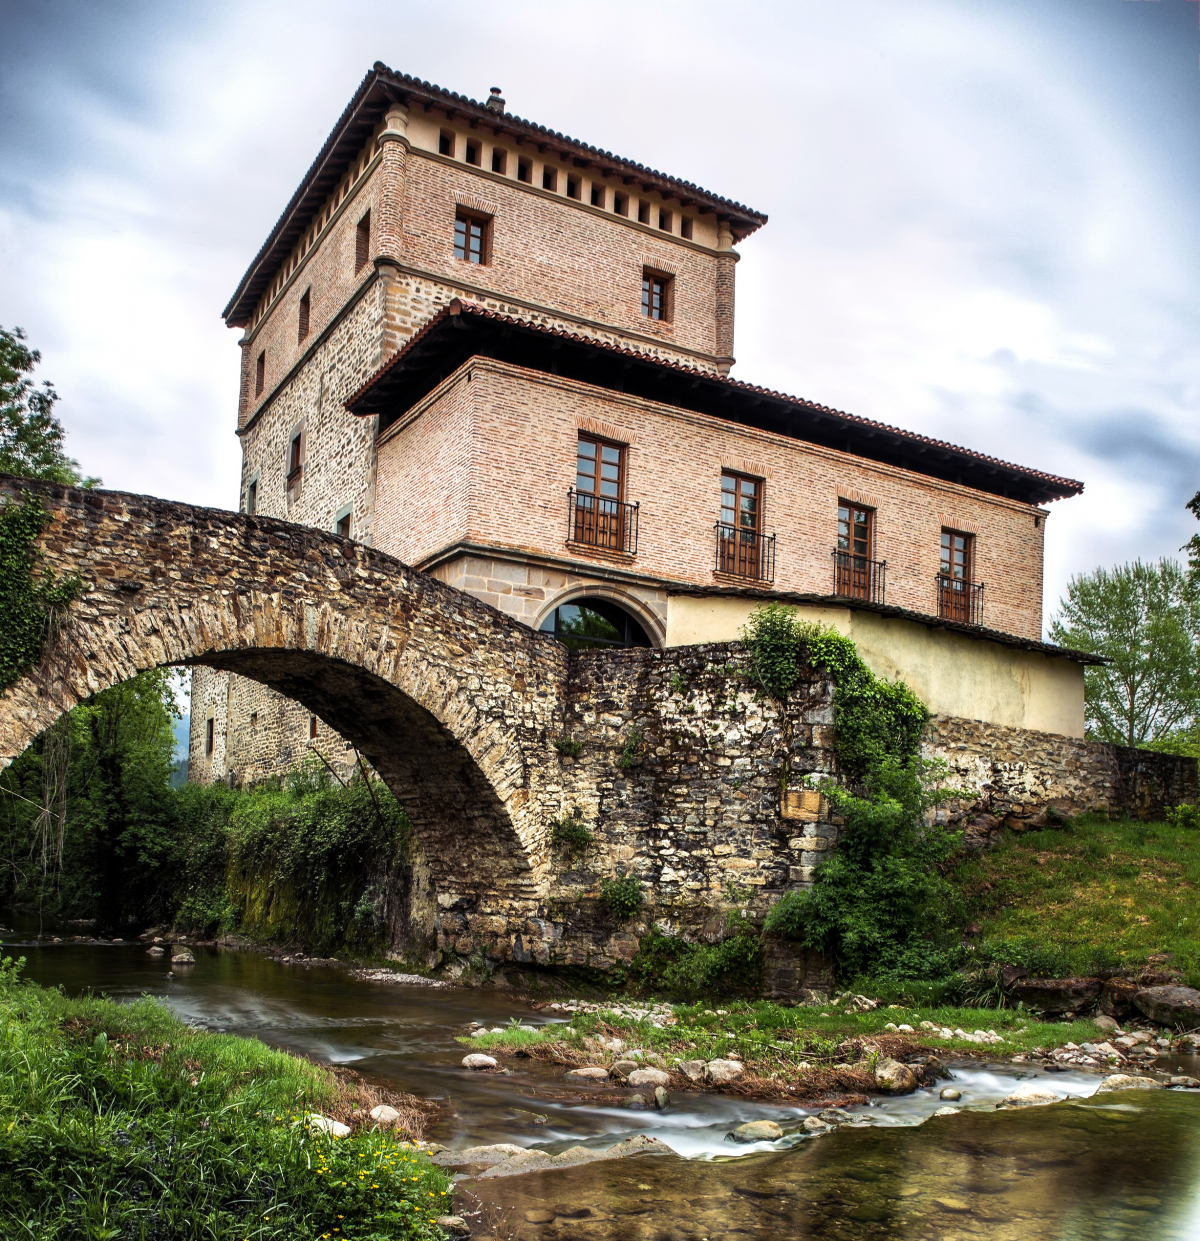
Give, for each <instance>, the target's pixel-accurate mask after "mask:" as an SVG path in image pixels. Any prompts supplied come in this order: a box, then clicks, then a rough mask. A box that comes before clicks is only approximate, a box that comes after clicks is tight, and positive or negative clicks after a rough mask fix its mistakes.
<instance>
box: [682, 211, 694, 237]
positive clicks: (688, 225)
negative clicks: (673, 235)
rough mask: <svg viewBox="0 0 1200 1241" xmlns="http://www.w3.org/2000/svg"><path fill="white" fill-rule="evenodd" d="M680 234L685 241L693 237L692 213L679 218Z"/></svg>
mask: <svg viewBox="0 0 1200 1241" xmlns="http://www.w3.org/2000/svg"><path fill="white" fill-rule="evenodd" d="M679 235H680V237H682V238H683V239H684V240H685V241H691V239H692V217H691V216H690V215H685V216H681V217H680V219H679Z"/></svg>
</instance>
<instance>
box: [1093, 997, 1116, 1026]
mask: <svg viewBox="0 0 1200 1241" xmlns="http://www.w3.org/2000/svg"><path fill="white" fill-rule="evenodd" d="M1101 994H1103V993H1101ZM1093 1024H1094V1025H1095V1026H1096V1027H1097V1028H1098V1029H1100V1030H1103V1031H1104V1032H1105V1034H1111V1033H1112V1032H1113V1031H1114V1030H1119V1029H1120V1028H1121V1027H1120V1026H1119V1025H1118V1024H1117V1023H1116V1022H1115V1021H1114V1020H1113V1019H1112V1018H1111V1017H1108V1016H1106V1015H1105V1014H1104V1013H1101V1014H1100V1016H1099V1017H1097V1018H1096V1020H1095V1022H1094V1023H1093Z"/></svg>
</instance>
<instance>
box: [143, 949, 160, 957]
mask: <svg viewBox="0 0 1200 1241" xmlns="http://www.w3.org/2000/svg"><path fill="white" fill-rule="evenodd" d="M146 955H147V956H148V957H161V956H163V955H164V953H163V950H162V949H161V948H147V949H146Z"/></svg>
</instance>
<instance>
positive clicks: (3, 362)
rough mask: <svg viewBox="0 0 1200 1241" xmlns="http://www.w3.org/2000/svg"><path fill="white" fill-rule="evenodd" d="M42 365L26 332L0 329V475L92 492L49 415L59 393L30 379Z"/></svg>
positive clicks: (92, 480) (60, 428) (59, 425)
mask: <svg viewBox="0 0 1200 1241" xmlns="http://www.w3.org/2000/svg"><path fill="white" fill-rule="evenodd" d="M41 360H42V355H41V354H40V353H39V352H38V351H37V350H36V349H30V348H29V347H28V346H27V345H26V344H25V333H24V332H23V331H22V330H21V329H20V328H19V327H18V328H13V329H12V330H11V331H10V330H9V329H8V328H4V327H0V473H3V474H17V475H20V476H21V477H22V478H44V479H48V480H49V481H50V482H56V483H74V484H76V485H80V486H84V487H94V486H96V485H97V483H99V481H100V480H99V479H98V478H84V477H83V475H82V474H81V473H80V471H79V463H78V462H77V461H74V460H72V458H70V457H68V456H67V454H66V452H65V451H64V449H63V442H64V440H65V439H66V432H65V431H64V430H63V425H62V423H61V422H59V420H58V419H57V418H56V417H55V416H54V405H55V402H56V401H57V400H58V393H57V392H55V391H54V386H53V385H52V384H51V383H50V381H49V380H44V381H43V382H42V385H41V387H40V388H39V387H38V386H37V385H36V384H35V383H34V382H33V380H32V379H31V378H30V375H31V374H32V373H33V368H34V367H35V366H36V365H37V364H38V363H39V362H40V361H41Z"/></svg>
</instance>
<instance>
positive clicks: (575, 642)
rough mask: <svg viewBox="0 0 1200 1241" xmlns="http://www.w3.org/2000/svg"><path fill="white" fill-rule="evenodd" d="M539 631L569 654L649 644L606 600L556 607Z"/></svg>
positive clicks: (635, 624)
mask: <svg viewBox="0 0 1200 1241" xmlns="http://www.w3.org/2000/svg"><path fill="white" fill-rule="evenodd" d="M542 632H543V633H552V634H553V635H554V636H555V637H556V638H557V639H558V640H559V641H560V642H561V643H562V644H563V645H564V646H567V647H570V648H571V650H573V651H586V650H591V649H593V648H594V647H598V646H650V645H651V642H650V639H649V638H648V637H647V636H646V631H645V630H644V629H643V628H642V627H641V625H640V624H638V622H637V621H636V620H634V618H633V617H632V616H630V614H629V613H628V612H626V611H625V609H624V608H622V607H620V606H618V605H617V604H615V603H613V602H612V601H611V600H609V599H588V598H583V599H576V600H574V601H573V602H571V603H563V604H560V605H559V606H558V607H556V608H555V609H554V611H553V612H551V613H550V615H549V616H547V617H546V619H545V620H544V621H542Z"/></svg>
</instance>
